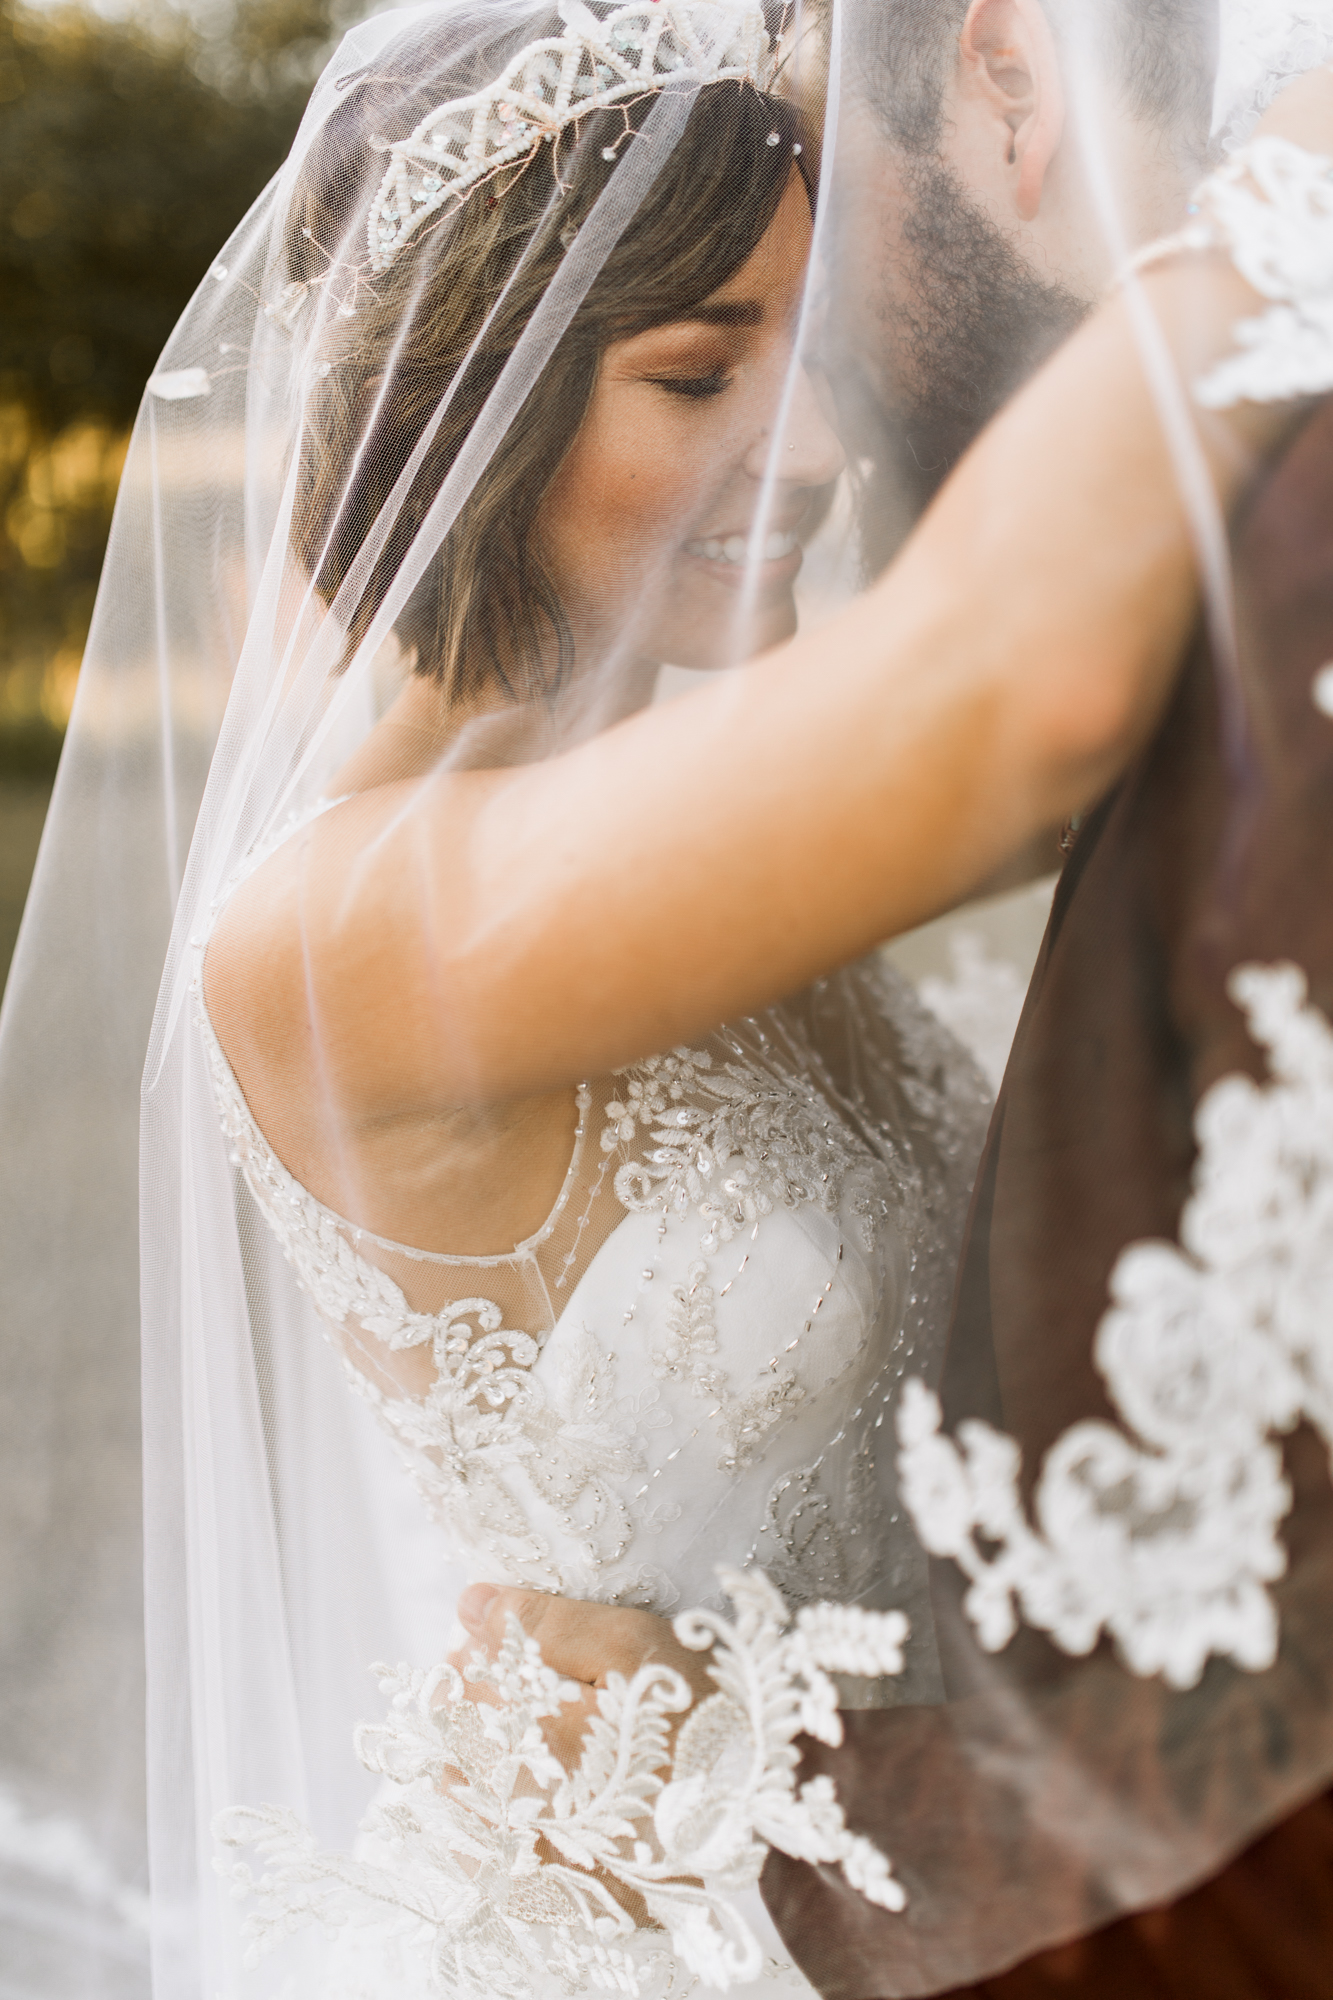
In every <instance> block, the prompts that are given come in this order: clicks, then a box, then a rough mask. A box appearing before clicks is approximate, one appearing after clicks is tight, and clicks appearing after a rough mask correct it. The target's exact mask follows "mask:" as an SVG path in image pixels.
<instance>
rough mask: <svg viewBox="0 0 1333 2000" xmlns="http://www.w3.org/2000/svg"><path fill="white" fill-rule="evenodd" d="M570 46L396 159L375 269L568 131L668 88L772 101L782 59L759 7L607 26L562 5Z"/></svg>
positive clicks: (373, 213)
mask: <svg viewBox="0 0 1333 2000" xmlns="http://www.w3.org/2000/svg"><path fill="white" fill-rule="evenodd" d="M558 5H559V12H560V18H561V20H562V21H563V22H564V24H565V33H564V34H563V35H552V36H549V37H547V38H546V39H545V40H543V41H538V42H529V44H528V46H527V47H526V48H525V49H521V50H520V51H519V53H518V55H516V56H515V57H514V60H513V61H512V62H511V63H510V64H509V65H508V67H507V68H506V69H505V70H504V72H503V73H502V74H501V76H499V77H498V78H497V80H496V81H495V82H494V83H493V84H490V85H488V86H487V88H486V89H485V90H482V91H478V92H477V93H476V94H475V96H472V97H459V98H455V99H454V101H453V102H452V103H450V104H441V105H438V106H437V107H436V109H435V110H434V111H432V112H430V113H429V114H428V115H427V116H426V117H425V118H423V119H422V121H421V123H420V124H419V125H418V126H417V128H416V131H415V132H413V134H412V136H411V138H410V139H401V140H399V141H398V143H397V144H396V145H393V146H390V148H389V155H390V158H389V168H388V172H387V173H386V174H385V176H384V179H383V181H382V182H381V184H380V190H379V193H378V194H377V195H376V197H375V200H374V203H373V204H372V206H371V210H370V216H369V221H368V225H367V234H368V237H369V243H370V261H371V265H372V267H373V268H374V269H375V270H377V271H383V270H387V268H388V266H389V265H390V264H391V263H392V262H393V260H394V258H395V257H396V256H397V254H398V252H399V251H400V250H401V249H402V247H403V245H404V244H405V243H406V242H407V240H408V238H409V237H410V236H411V235H412V234H413V233H414V231H416V230H417V229H419V228H420V226H421V224H422V223H423V222H424V221H425V220H426V218H427V217H428V216H430V215H432V214H434V213H436V212H437V211H438V210H440V209H442V208H444V207H446V206H448V205H451V204H455V203H458V202H460V201H461V200H462V199H463V198H464V196H465V195H467V194H468V193H469V191H470V190H471V189H472V188H474V187H475V186H476V185H477V183H478V182H479V181H483V180H485V179H487V178H488V177H489V176H490V175H491V174H493V173H495V172H497V171H498V170H499V169H500V168H502V167H507V166H512V165H514V164H516V163H517V162H518V161H520V160H523V159H526V158H529V157H530V156H531V155H532V154H533V153H535V152H536V151H537V149H538V148H539V147H540V146H542V145H544V144H546V143H548V142H554V140H555V139H556V138H557V136H558V135H559V134H560V133H561V132H562V131H563V130H564V128H565V126H566V125H571V124H573V123H574V121H575V120H576V119H579V118H583V117H585V116H586V115H587V113H588V112H590V111H601V110H604V109H605V108H606V107H608V106H610V105H615V104H622V103H624V102H626V101H627V100H628V99H631V98H639V97H642V96H644V95H645V94H646V93H648V92H650V91H656V90H661V89H663V88H664V86H665V85H667V84H669V83H688V84H707V83H723V82H728V81H736V82H746V83H752V84H754V85H755V86H756V87H757V88H759V89H761V90H762V89H763V88H764V87H765V86H766V85H767V83H768V81H769V78H770V76H771V74H772V68H773V62H774V53H775V52H774V47H773V44H772V43H771V42H770V39H769V35H768V30H767V28H766V26H765V25H764V16H763V12H762V10H761V9H760V8H759V7H758V6H756V5H754V4H753V0H637V4H635V5H632V6H628V7H617V8H615V9H614V11H613V12H611V13H609V14H607V15H606V16H605V17H603V18H601V19H599V18H598V16H597V15H596V14H594V13H593V11H592V9H591V8H590V7H588V6H585V5H584V4H583V0H558Z"/></svg>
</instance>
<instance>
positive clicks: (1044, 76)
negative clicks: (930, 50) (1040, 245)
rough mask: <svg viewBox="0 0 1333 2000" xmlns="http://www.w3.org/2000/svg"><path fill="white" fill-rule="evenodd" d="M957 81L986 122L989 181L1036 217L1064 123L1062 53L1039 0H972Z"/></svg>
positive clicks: (975, 116) (1025, 215) (980, 122)
mask: <svg viewBox="0 0 1333 2000" xmlns="http://www.w3.org/2000/svg"><path fill="white" fill-rule="evenodd" d="M956 88H957V94H958V99H959V108H960V109H961V108H962V106H964V105H966V106H967V107H968V109H969V110H970V112H971V114H972V118H971V119H970V120H969V122H970V123H973V124H974V126H979V128H980V130H979V132H974V139H978V138H979V140H980V143H981V146H982V148H983V152H984V155H985V158H984V160H983V166H984V170H985V173H986V179H987V181H988V182H989V183H990V184H991V186H992V188H993V190H994V192H996V193H1007V194H1008V196H1009V198H1010V200H1011V201H1012V203H1013V207H1014V211H1015V213H1016V214H1017V215H1018V217H1019V220H1020V221H1022V222H1032V221H1033V220H1034V219H1035V218H1036V216H1037V214H1038V212H1039V211H1040V208H1041V199H1042V194H1043V191H1044V189H1045V186H1046V174H1047V170H1048V169H1049V167H1050V164H1051V162H1052V160H1053V159H1054V158H1055V155H1056V153H1057V151H1058V150H1059V146H1060V141H1061V139H1062V138H1063V136H1064V128H1065V94H1064V86H1063V83H1062V80H1061V76H1060V57H1059V52H1058V51H1057V49H1056V45H1055V37H1054V35H1053V34H1052V33H1051V25H1050V22H1049V21H1048V20H1047V18H1046V10H1045V8H1044V7H1043V6H1042V4H1041V0H972V4H971V6H970V7H969V8H968V10H967V17H966V19H965V20H964V22H963V29H962V33H961V34H960V36H959V38H958V76H957V85H956Z"/></svg>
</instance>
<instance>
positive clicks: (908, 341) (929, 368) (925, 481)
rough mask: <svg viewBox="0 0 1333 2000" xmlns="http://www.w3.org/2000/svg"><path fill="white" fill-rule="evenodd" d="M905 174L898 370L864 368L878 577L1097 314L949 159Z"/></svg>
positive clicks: (895, 344) (873, 559)
mask: <svg viewBox="0 0 1333 2000" xmlns="http://www.w3.org/2000/svg"><path fill="white" fill-rule="evenodd" d="M903 178H904V184H905V192H906V195H907V198H908V201H909V203H910V207H909V209H908V212H907V214H906V216H905V219H904V222H903V225H902V246H903V263H902V266H901V267H900V269H899V270H898V271H897V272H896V273H894V274H892V278H891V283H892V297H891V301H890V302H889V303H888V304H887V305H886V307H885V309H884V310H885V318H886V319H891V321H892V325H891V329H890V330H889V332H888V346H889V348H890V350H891V360H890V366H889V368H887V369H882V368H877V369H873V370H872V369H869V368H866V369H862V370H858V371H855V372H857V373H860V374H861V377H862V381H863V384H864V390H865V403H864V405H863V407H862V408H861V409H860V410H859V411H858V431H859V434H860V435H861V436H863V437H866V436H868V435H873V436H874V437H875V439H876V443H875V446H874V449H873V451H872V453H871V457H872V460H873V462H874V471H873V473H872V475H871V478H870V481H869V484H868V489H867V491H866V493H865V496H864V497H865V499H866V501H867V502H868V509H867V518H866V521H865V534H864V553H865V556H866V558H867V568H868V569H870V570H871V571H872V573H873V572H874V571H875V570H876V569H878V568H880V567H882V565H883V563H884V562H885V561H887V560H888V558H889V557H890V556H891V555H892V553H893V547H894V545H895V544H896V541H897V540H899V539H900V538H901V534H902V532H903V531H904V529H905V527H906V526H908V525H910V521H911V520H912V519H914V518H915V516H916V515H917V514H918V513H919V512H920V510H921V508H922V507H924V506H925V504H926V502H927V501H928V500H929V499H930V498H931V496H932V494H933V493H934V492H935V491H936V489H937V488H938V487H939V485H940V484H941V483H942V481H943V480H944V479H945V478H946V477H947V475H948V473H949V471H950V469H951V467H952V466H954V465H955V464H956V463H957V461H958V460H959V459H960V458H961V457H962V455H963V453H964V452H965V451H966V449H967V447H968V446H969V445H970V444H971V442H972V440H973V439H974V438H975V437H976V436H977V434H978V433H979V432H980V431H981V430H982V429H984V427H985V425H986V424H987V423H989V421H990V419H991V418H992V417H993V416H994V415H995V413H996V411H997V410H999V409H1000V408H1001V406H1002V405H1003V404H1004V403H1005V402H1006V401H1007V400H1008V398H1009V397H1010V396H1011V395H1012V394H1013V393H1014V391H1015V390H1016V389H1018V388H1019V387H1021V385H1022V384H1023V382H1024V381H1026V379H1027V377H1028V376H1029V375H1031V374H1032V372H1033V370H1034V369H1036V368H1038V367H1040V365H1041V363H1042V362H1043V361H1045V360H1046V358H1047V357H1048V355H1050V354H1051V353H1053V352H1054V350H1055V349H1056V348H1057V347H1058V346H1059V345H1060V344H1061V342H1062V341H1063V340H1065V339H1066V338H1067V337H1068V335H1069V334H1071V333H1072V332H1073V331H1074V329H1075V328H1076V327H1077V326H1078V324H1079V322H1080V321H1081V320H1082V319H1083V318H1084V316H1085V315H1086V313H1087V312H1088V311H1089V310H1090V308H1089V306H1088V304H1087V303H1086V302H1085V301H1084V300H1082V299H1080V298H1077V297H1076V296H1075V295H1074V293H1072V292H1069V291H1066V290H1065V289H1064V287H1063V286H1061V285H1058V284H1047V283H1045V282H1043V280H1042V279H1040V278H1039V277H1038V276H1037V275H1036V273H1035V272H1034V271H1033V270H1032V268H1031V266H1030V265H1028V264H1027V263H1025V262H1024V260H1023V258H1022V257H1020V256H1019V254H1018V252H1017V251H1016V250H1015V249H1014V248H1013V246H1012V245H1011V244H1010V242H1009V241H1008V239H1007V238H1006V237H1005V236H1004V235H1003V233H1002V232H1001V231H1000V230H999V229H998V228H997V227H996V225H995V223H993V222H992V221H991V219H990V218H989V216H987V215H986V214H985V213H984V212H983V211H982V210H981V209H979V208H978V207H976V205H975V204H974V203H973V202H972V201H971V200H970V199H969V197H968V194H967V192H966V190H965V189H964V187H963V185H962V183H961V182H960V181H959V179H958V178H957V176H956V175H955V174H954V173H953V171H952V169H951V168H949V167H947V166H946V165H945V164H944V163H943V162H942V161H940V160H933V159H922V158H920V157H910V156H909V158H908V159H907V160H906V162H905V165H904V175H903ZM875 378H878V379H875ZM858 400H859V399H858Z"/></svg>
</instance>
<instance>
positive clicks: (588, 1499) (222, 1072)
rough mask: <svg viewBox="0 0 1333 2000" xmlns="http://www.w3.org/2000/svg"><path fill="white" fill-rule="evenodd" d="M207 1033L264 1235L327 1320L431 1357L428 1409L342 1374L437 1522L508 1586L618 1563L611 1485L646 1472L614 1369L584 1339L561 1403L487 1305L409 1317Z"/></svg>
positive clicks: (552, 1581) (624, 1526) (529, 1341)
mask: <svg viewBox="0 0 1333 2000" xmlns="http://www.w3.org/2000/svg"><path fill="white" fill-rule="evenodd" d="M201 1028H202V1031H203V1036H204V1044H205V1048H206V1050H207V1054H208V1061H209V1067H210V1072H211V1075H212V1080H213V1087H214V1092H215V1096H216V1099H217V1103H218V1108H219V1114H220V1116H221V1120H222V1125H223V1130H224V1132H225V1133H226V1136H227V1138H228V1139H229V1140H230V1141H231V1144H232V1147H233V1149H234V1157H235V1159H236V1161H237V1163H238V1165H239V1166H240V1167H241V1169H242V1171H243V1172H244V1174H245V1178H246V1181H247V1183H248V1185H249V1187H250V1190H251V1192H252V1193H253V1195H254V1197H255V1199H256V1201H257V1202H258V1203H259V1206H260V1208H261V1210H262V1211H263V1213H264V1216H265V1218H266V1220H267V1221H268V1223H269V1226H270V1228H271V1229H272V1230H273V1233H274V1235H275V1236H276V1237H277V1239H278V1242H279V1243H280V1244H281V1246H282V1249H283V1252H284V1254H285V1256H286V1257H287V1259H288V1261H289V1262H290V1263H291V1265H292V1267H293V1269H294V1270H295V1272H296V1276H297V1280H298V1282H299V1284H300V1285H301V1287H302V1289H303V1290H305V1291H307V1292H308V1293H309V1294H310V1297H311V1298H312V1299H313V1300H314V1302H315V1304H316V1306H317V1307H318V1308H319V1311H320V1313H321V1314H322V1315H323V1317H324V1318H325V1319H326V1320H328V1321H331V1322H332V1323H333V1324H334V1325H335V1326H354V1327H357V1328H360V1329H361V1330H363V1331H364V1332H366V1333H368V1334H370V1335H372V1336H373V1337H374V1338H375V1339H377V1340H380V1341H382V1342H383V1343H384V1345H385V1346H386V1347H388V1348H389V1349H390V1350H391V1351H394V1352H399V1351H401V1350H402V1349H404V1348H411V1347H422V1346H426V1347H429V1349H430V1352H431V1356H432V1359H433V1361H434V1363H435V1377H434V1380H433V1381H432V1383H431V1386H430V1388H429V1389H428V1390H427V1392H426V1394H425V1395H424V1396H421V1397H410V1396H406V1395H404V1396H389V1395H385V1394H384V1393H383V1392H382V1391H381V1390H380V1389H378V1388H377V1387H376V1385H375V1384H374V1383H373V1382H372V1381H371V1380H370V1379H369V1378H368V1377H367V1376H366V1375H365V1374H364V1373H363V1372H362V1371H361V1370H360V1369H359V1368H356V1367H354V1366H352V1365H351V1364H350V1363H347V1375H348V1379H349V1381H350V1383H351V1384H352V1386H353V1387H354V1388H355V1389H356V1390H357V1392H358V1393H359V1394H360V1395H362V1396H364V1397H365V1398H366V1400H367V1401H368V1402H369V1403H370V1404H371V1406H372V1408H373V1409H374V1411H375V1413H376V1415H377V1416H378V1418H379V1419H380V1421H381V1422H382V1423H383V1424H384V1426H385V1428H386V1429H387V1430H388V1431H389V1433H390V1435H391V1436H392V1437H393V1438H394V1440H395V1441H396V1442H397V1443H398V1444H399V1445H400V1446H402V1447H403V1448H404V1449H405V1452H406V1455H407V1465H408V1470H409V1473H410V1475H411V1477H412V1478H413V1480H414V1482H415V1484H416V1485H417V1486H418V1488H419V1489H420V1491H421V1493H422V1495H423V1497H424V1499H425V1500H426V1502H427V1504H428V1505H429V1507H430V1509H431V1512H432V1513H433V1514H434V1516H435V1518H436V1519H437V1520H438V1521H440V1522H441V1524H442V1525H444V1526H446V1527H448V1528H449V1529H450V1530H451V1531H452V1532H453V1534H454V1535H455V1536H456V1537H457V1538H458V1540H459V1541H460V1542H461V1543H462V1544H463V1545H464V1546H475V1545H476V1544H477V1542H478V1540H479V1538H484V1541H485V1544H486V1547H487V1551H488V1552H489V1553H492V1554H494V1555H498V1556H499V1557H500V1558H501V1559H502V1560H503V1562H504V1564H505V1567H506V1569H507V1571H508V1572H509V1573H510V1574H511V1575H512V1576H513V1579H514V1581H515V1582H522V1583H526V1584H530V1585H531V1586H532V1587H533V1588H535V1589H545V1590H562V1589H563V1590H570V1589H579V1588H582V1589H585V1590H586V1589H589V1588H591V1587H592V1586H593V1584H594V1582H595V1581H596V1580H598V1579H599V1576H600V1573H601V1571H602V1570H604V1569H605V1567H606V1566H607V1565H608V1564H611V1563H614V1562H615V1561H616V1560H618V1558H619V1557H620V1556H621V1555H623V1554H624V1552H625V1549H626V1547H627V1546H628V1543H629V1540H630V1534H631V1527H630V1519H629V1514H628V1511H627V1509H626V1507H625V1504H624V1502H623V1500H622V1499H621V1498H620V1497H619V1495H618V1493H617V1492H616V1490H615V1485H614V1484H613V1482H615V1481H619V1480H623V1479H625V1478H627V1477H628V1475H629V1474H630V1473H631V1472H632V1471H633V1470H634V1469H635V1467H636V1465H637V1464H638V1462H639V1452H638V1446H637V1440H636V1437H635V1431H636V1428H637V1425H636V1423H635V1421H634V1418H633V1413H632V1412H629V1411H627V1410H626V1409H625V1408H624V1406H623V1402H622V1400H619V1399H617V1398H616V1396H615V1394H614V1363H613V1362H612V1361H611V1360H610V1358H609V1357H608V1356H606V1355H605V1354H604V1353H603V1352H602V1350H601V1348H600V1347H599V1346H598V1344H597V1342H596V1341H595V1340H594V1339H593V1338H592V1336H591V1335H589V1334H586V1333H585V1334H583V1335H582V1336H576V1337H575V1339H574V1341H573V1344H572V1349H571V1353H570V1354H569V1356H568V1357H567V1359H566V1363H565V1366H564V1368H563V1369H562V1372H561V1380H560V1384H559V1389H558V1393H557V1396H556V1397H555V1398H554V1399H553V1398H552V1397H550V1396H548V1395H547V1393H546V1391H545V1390H544V1389H543V1387H542V1385H541V1383H540V1382H539V1381H538V1380H537V1379H536V1378H535V1377H534V1375H533V1374H532V1372H531V1371H532V1364H533V1362H534V1361H535V1360H536V1358H537V1355H538V1353H539V1352H540V1344H539V1342H538V1341H537V1340H535V1339H534V1338H533V1336H532V1335H531V1334H529V1333H524V1332H518V1331H515V1330H513V1329H512V1328H507V1327H506V1326H505V1325H504V1319H503V1315H502V1313H501V1312H500V1309H499V1307H498V1306H497V1305H495V1304H494V1302H493V1301H492V1300H490V1299H486V1298H469V1299H461V1300H458V1301H457V1302H456V1303H454V1304H452V1305H449V1306H446V1307H445V1308H443V1309H442V1310H441V1311H440V1312H437V1313H421V1312H414V1311H413V1310H412V1309H411V1307H410V1306H409V1305H408V1303H407V1300H406V1299H405V1298H404V1296H403V1293H402V1291H401V1289H400V1288H399V1287H398V1286H397V1285H396V1284H395V1283H394V1282H393V1280H392V1279H391V1278H389V1277H387V1276H386V1275H385V1273H384V1272H383V1271H381V1270H379V1269H378V1268H377V1267H376V1266H375V1265H373V1264H370V1263H368V1262H367V1261H366V1259H365V1258H364V1257H360V1256H358V1255H357V1253H356V1251H355V1250H354V1249H353V1248H352V1246H351V1244H350V1243H349V1242H348V1240H347V1235H346V1225H345V1224H344V1223H343V1222H342V1221H341V1220H340V1219H339V1218H338V1217H337V1216H335V1215H334V1214H333V1213H332V1212H331V1211H330V1210H329V1209H327V1208H325V1207H324V1206H323V1205H322V1203H320V1202H318V1201H316V1199H315V1197H314V1196H313V1195H311V1194H308V1193H307V1192H306V1190H305V1189H304V1188H303V1187H302V1186H301V1185H300V1183H299V1182H298V1181H296V1180H294V1179H293V1178H292V1176H291V1175H290V1174H289V1173H288V1172H287V1170H286V1168H285V1167H283V1166H282V1164H281V1162H280V1161H278V1160H277V1159H276V1158H275V1156H274V1154H273V1153H272V1151H271V1150H270V1148H269V1147H268V1145H267V1144H266V1143H265V1141H264V1139H263V1137H262V1135H261V1134H260V1132H259V1130H258V1128H257V1127H256V1125H255V1123H254V1121H253V1119H252V1118H251V1116H250V1113H249V1109H248V1107H247V1106H246V1104H245V1101H244V1099H243V1098H242V1097H241V1095H240V1092H239V1091H238V1089H237V1087H236V1081H235V1078H234V1077H233V1076H232V1073H231V1070H230V1067H229V1066H228V1064H227V1060H226V1057H225V1056H224V1055H223V1053H222V1050H221V1048H220V1046H219V1045H218V1041H217V1037H216V1036H215V1035H214V1034H213V1032H212V1028H211V1026H210V1025H209V1023H208V1021H207V1018H206V1017H202V1016H201ZM528 1493H533V1494H535V1495H537V1496H538V1497H539V1498H540V1499H541V1500H542V1501H544V1502H545V1503H546V1504H547V1505H548V1506H549V1507H550V1508H551V1509H552V1510H553V1511H554V1513H555V1515H556V1517H557V1519H558V1521H559V1524H560V1528H561V1530H562V1532H563V1533H564V1534H565V1535H566V1536H568V1538H569V1540H570V1542H571V1543H572V1545H573V1550H574V1553H573V1555H572V1556H568V1555H567V1556H566V1557H565V1558H564V1559H563V1560H562V1559H561V1558H559V1557H558V1556H557V1555H556V1553H555V1552H554V1551H553V1549H552V1546H551V1543H550V1541H549V1540H548V1539H547V1538H546V1537H545V1536H543V1535H541V1534H539V1533H537V1532H536V1531H535V1529H534V1528H533V1526H532V1522H531V1519H530V1518H529V1511H528V1508H527V1507H526V1506H525V1500H526V1498H527V1495H528Z"/></svg>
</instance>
